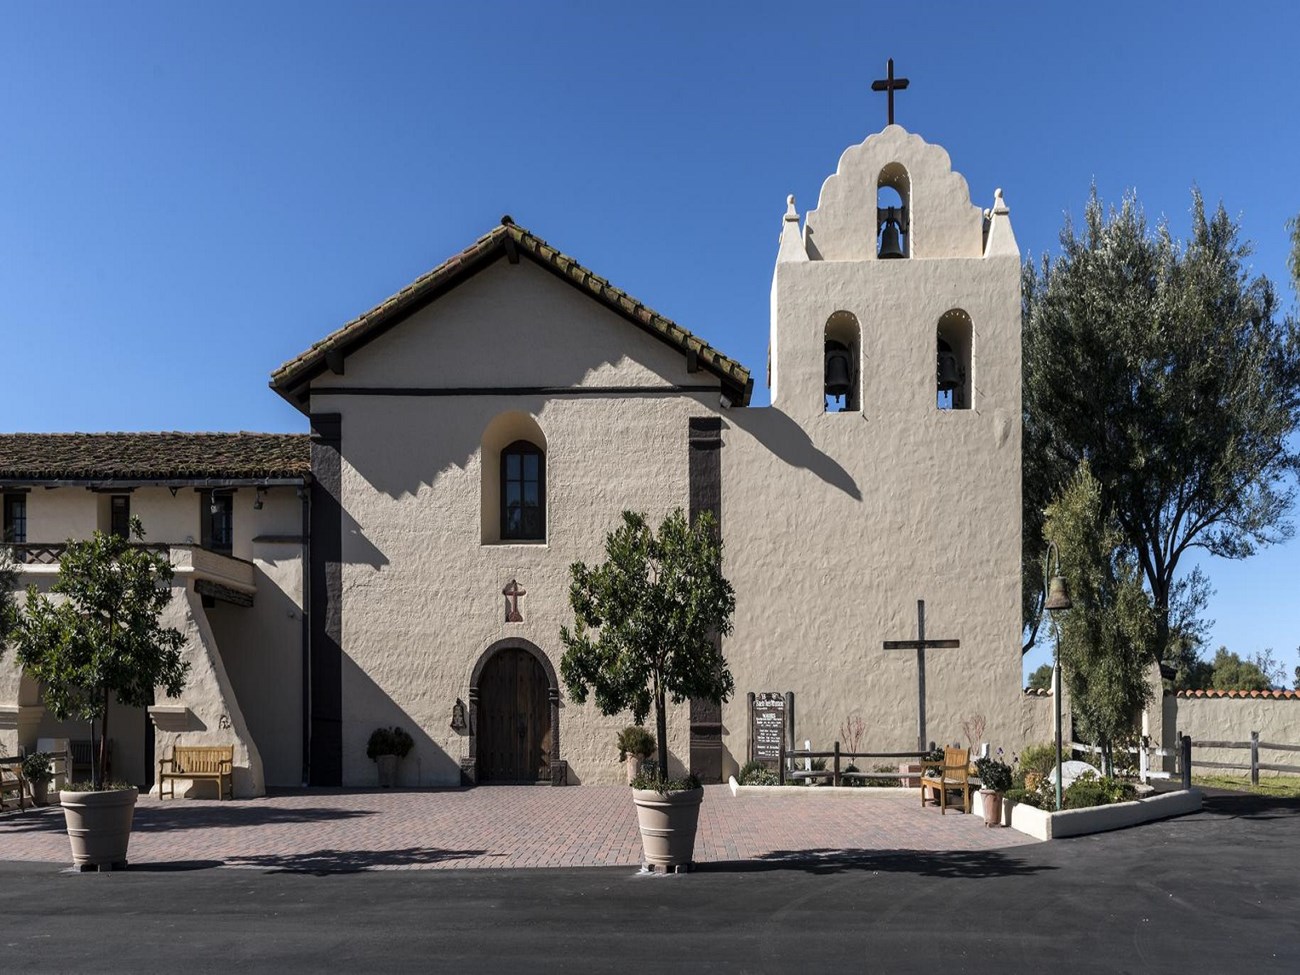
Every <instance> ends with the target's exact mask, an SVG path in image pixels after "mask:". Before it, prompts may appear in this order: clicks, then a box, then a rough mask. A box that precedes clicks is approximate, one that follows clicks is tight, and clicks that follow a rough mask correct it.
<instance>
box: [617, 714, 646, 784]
mask: <svg viewBox="0 0 1300 975" xmlns="http://www.w3.org/2000/svg"><path fill="white" fill-rule="evenodd" d="M654 751H655V736H654V735H652V734H650V732H648V731H646V730H645V729H644V728H642V727H641V726H640V725H639V724H630V725H628V726H627V727H626V728H624V729H623V730H622V731H620V732H619V733H618V760H619V761H620V762H622V763H623V764H624V765H626V766H627V784H628V785H631V784H632V780H633V779H635V778H636V777H637V776H638V775H640V774H641V771H642V769H643V767H644V766H645V763H646V761H647V760H648V759H649V758H650V756H651V755H653V754H654Z"/></svg>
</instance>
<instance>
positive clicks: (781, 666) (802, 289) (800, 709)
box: [722, 77, 1025, 764]
mask: <svg viewBox="0 0 1300 975" xmlns="http://www.w3.org/2000/svg"><path fill="white" fill-rule="evenodd" d="M903 81H904V80H903V79H896V78H892V77H891V78H890V79H886V80H885V81H884V82H882V83H881V85H882V89H883V90H884V91H885V92H888V93H891V94H893V93H896V92H897V90H898V89H900V88H902V85H903ZM988 199H989V204H988V208H987V209H983V208H981V207H979V206H976V205H974V204H973V203H972V202H971V198H970V192H969V190H968V188H967V185H966V180H965V179H964V178H963V177H962V176H961V175H960V174H958V173H956V172H954V171H953V168H952V164H951V162H950V160H949V157H948V153H947V152H945V151H944V150H943V149H942V148H940V147H939V146H936V145H932V144H930V143H927V142H926V141H925V140H923V139H922V138H921V137H920V136H918V135H914V134H912V133H910V132H908V131H907V130H906V129H904V128H903V127H902V126H901V125H897V124H893V122H892V120H891V124H889V125H886V126H885V128H884V129H883V130H881V131H880V132H877V133H875V134H873V135H871V136H869V137H868V138H867V139H866V140H865V141H864V142H862V143H861V144H860V145H854V146H850V147H849V148H848V149H847V150H845V151H844V153H843V154H842V155H841V157H840V160H839V165H838V166H837V167H836V169H835V172H834V173H833V174H831V175H830V176H829V177H828V178H827V179H826V180H825V182H823V184H822V187H821V192H820V195H819V197H818V199H817V201H816V206H815V207H814V208H812V209H810V210H808V211H807V213H804V214H801V213H800V212H799V210H798V208H797V206H796V201H795V200H794V199H793V198H790V199H788V200H787V203H786V213H785V215H784V218H783V219H782V222H781V236H780V245H779V248H778V251H777V258H776V268H775V271H774V273H773V277H772V291H771V315H772V319H771V345H770V370H769V376H770V379H769V384H770V387H771V393H772V406H771V408H769V409H764V408H761V407H760V408H757V409H755V408H752V407H751V408H748V409H746V410H741V411H732V412H731V413H730V414H728V416H727V417H726V419H725V422H726V424H727V429H726V432H725V445H726V446H725V450H726V461H725V464H726V466H725V467H724V470H725V471H727V472H728V476H727V477H726V478H725V479H724V486H723V501H722V512H723V519H724V522H725V525H726V528H725V531H726V533H727V544H728V551H729V552H730V553H731V554H730V556H729V557H728V559H729V561H728V567H727V568H728V572H729V573H730V575H729V578H731V580H732V582H733V585H735V587H736V592H737V593H738V594H739V595H738V603H737V617H736V624H735V631H734V633H733V635H732V636H731V637H729V638H728V646H729V647H735V648H743V654H742V652H741V651H739V650H737V651H736V656H735V657H734V658H733V657H730V656H729V658H728V659H734V669H733V673H734V676H735V679H736V686H737V687H738V688H739V687H745V688H747V689H751V690H755V691H758V690H768V689H773V688H780V689H781V690H783V691H788V692H790V693H793V694H794V695H795V699H796V700H797V701H799V702H802V703H801V704H799V705H797V709H796V711H795V713H796V714H797V715H799V717H798V718H797V719H796V722H797V733H796V735H795V737H796V739H797V740H799V741H802V740H803V739H805V738H807V739H809V740H811V741H814V742H818V743H820V744H822V745H826V744H829V743H830V742H832V741H835V740H837V739H839V738H841V737H842V735H841V731H840V729H841V723H842V722H844V721H846V720H848V718H849V717H851V716H852V715H854V714H857V715H860V716H861V717H864V718H866V720H867V725H868V731H867V739H866V740H865V741H864V745H866V744H869V745H870V746H871V748H872V749H877V748H878V749H881V750H901V749H903V748H914V747H915V745H916V728H917V721H918V711H917V707H918V671H917V669H916V667H915V666H908V665H906V664H907V662H906V661H904V660H903V659H902V658H901V657H900V655H898V654H896V653H892V652H890V651H886V650H884V649H882V644H883V641H886V640H890V639H892V638H893V637H894V636H896V635H897V634H899V633H906V632H908V627H911V626H915V625H916V624H915V621H916V616H915V615H913V614H914V613H915V607H916V606H917V602H918V600H922V601H924V603H925V606H926V614H927V618H928V619H929V620H930V621H931V622H932V624H933V626H934V627H935V632H943V633H944V634H945V635H946V636H949V637H952V638H954V639H959V640H960V647H959V648H954V649H953V650H951V651H950V652H947V653H946V654H943V655H938V656H937V657H936V659H934V660H933V661H932V663H931V665H930V668H929V669H928V671H926V676H925V677H924V681H923V682H922V683H921V686H922V687H923V688H924V690H923V691H921V693H923V694H924V695H925V700H926V704H925V707H924V713H925V714H926V716H927V717H926V720H927V721H928V725H929V728H930V729H931V731H930V734H931V736H932V737H933V738H934V739H935V740H936V741H953V740H956V739H957V738H959V737H960V736H961V733H962V732H961V727H962V722H963V721H966V720H968V719H969V718H970V716H971V715H974V714H978V715H981V716H983V717H984V718H985V719H987V727H988V739H987V740H989V741H996V742H997V743H999V744H1001V745H1010V746H1012V747H1014V746H1015V745H1017V744H1018V743H1019V742H1020V741H1021V740H1022V739H1023V735H1024V733H1025V732H1024V731H1023V730H1022V722H1023V716H1024V715H1023V703H1024V702H1023V695H1022V690H1021V655H1020V618H1021V601H1020V551H1021V544H1020V522H1021V515H1020V496H1021V491H1020V471H1021V459H1020V426H1021V418H1020V254H1019V251H1018V249H1017V247H1016V240H1015V235H1014V234H1013V233H1012V230H1011V222H1010V211H1009V209H1008V207H1007V205H1006V203H1005V201H1004V200H1003V198H1002V193H1001V191H1000V190H994V189H993V188H992V187H989V193H988ZM850 594H851V595H850ZM913 632H915V631H913ZM723 720H724V724H725V725H726V726H728V727H735V728H745V727H748V723H749V717H748V715H746V714H745V713H743V708H742V707H741V706H739V705H736V706H731V705H728V710H725V711H724V716H723ZM736 758H737V764H742V763H743V761H744V758H745V756H744V753H743V752H740V753H736Z"/></svg>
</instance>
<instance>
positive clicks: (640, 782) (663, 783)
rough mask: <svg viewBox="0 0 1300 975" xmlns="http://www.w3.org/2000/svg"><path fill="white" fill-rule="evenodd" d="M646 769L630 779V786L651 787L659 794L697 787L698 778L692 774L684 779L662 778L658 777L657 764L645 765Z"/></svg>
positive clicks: (636, 787) (637, 787)
mask: <svg viewBox="0 0 1300 975" xmlns="http://www.w3.org/2000/svg"><path fill="white" fill-rule="evenodd" d="M646 769H648V770H649V771H646V770H642V772H641V774H640V775H637V776H635V777H634V778H633V779H632V788H634V789H653V790H654V791H655V792H658V793H659V794H660V795H663V794H664V793H667V792H685V791H687V790H688V789H698V788H699V787H700V780H699V779H697V778H696V777H695V776H694V775H688V776H686V778H684V779H663V778H660V777H659V766H658V765H657V764H649V763H647V765H646Z"/></svg>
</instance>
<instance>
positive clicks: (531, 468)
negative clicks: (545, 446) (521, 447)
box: [524, 454, 537, 481]
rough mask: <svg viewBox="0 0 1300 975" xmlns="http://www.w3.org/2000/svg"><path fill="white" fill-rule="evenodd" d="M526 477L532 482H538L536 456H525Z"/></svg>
mask: <svg viewBox="0 0 1300 975" xmlns="http://www.w3.org/2000/svg"><path fill="white" fill-rule="evenodd" d="M524 477H525V478H527V479H528V480H530V481H535V480H537V455H536V454H524Z"/></svg>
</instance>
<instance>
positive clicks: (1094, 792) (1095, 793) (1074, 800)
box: [1061, 772, 1137, 809]
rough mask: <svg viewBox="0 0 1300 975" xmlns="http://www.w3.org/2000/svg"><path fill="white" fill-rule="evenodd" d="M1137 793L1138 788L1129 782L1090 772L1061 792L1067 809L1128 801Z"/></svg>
mask: <svg viewBox="0 0 1300 975" xmlns="http://www.w3.org/2000/svg"><path fill="white" fill-rule="evenodd" d="M1136 795H1137V790H1136V789H1134V788H1133V786H1132V785H1131V784H1130V783H1128V782H1122V781H1120V780H1119V779H1111V778H1098V777H1097V776H1095V775H1093V774H1092V773H1091V772H1089V773H1087V774H1086V775H1082V776H1080V777H1079V778H1077V779H1075V780H1074V781H1073V782H1071V783H1070V785H1069V786H1068V787H1067V788H1066V790H1065V791H1064V792H1063V793H1062V794H1061V805H1062V806H1063V807H1064V808H1066V809H1088V808H1091V807H1093V806H1109V805H1111V804H1112V803H1116V802H1128V801H1129V800H1130V799H1133V798H1134V797H1136Z"/></svg>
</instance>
